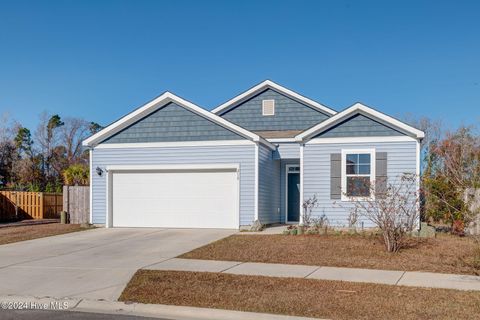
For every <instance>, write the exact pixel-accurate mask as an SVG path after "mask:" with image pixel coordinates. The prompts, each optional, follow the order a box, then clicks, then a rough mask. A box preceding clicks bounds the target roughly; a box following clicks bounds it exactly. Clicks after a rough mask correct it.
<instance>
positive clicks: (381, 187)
mask: <svg viewBox="0 0 480 320" xmlns="http://www.w3.org/2000/svg"><path fill="white" fill-rule="evenodd" d="M386 190H387V153H386V152H377V153H376V154H375V194H376V196H377V197H382V196H383V195H384V194H385V191H386Z"/></svg>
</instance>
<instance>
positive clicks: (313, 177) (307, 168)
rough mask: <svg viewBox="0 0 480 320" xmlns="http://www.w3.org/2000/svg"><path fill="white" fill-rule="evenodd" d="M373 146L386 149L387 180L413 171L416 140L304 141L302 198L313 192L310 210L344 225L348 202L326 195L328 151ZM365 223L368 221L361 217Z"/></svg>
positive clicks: (328, 186)
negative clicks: (314, 203)
mask: <svg viewBox="0 0 480 320" xmlns="http://www.w3.org/2000/svg"><path fill="white" fill-rule="evenodd" d="M363 148H375V150H376V152H387V158H388V160H387V175H388V181H389V183H395V180H396V179H398V178H399V177H401V175H402V174H403V173H413V174H414V173H415V172H416V142H414V141H412V142H377V143H349V144H306V145H305V148H304V158H303V165H304V167H303V174H304V176H303V179H304V185H303V188H304V200H306V199H308V198H309V197H312V196H313V195H314V194H316V195H317V198H318V207H317V208H315V209H314V210H313V214H314V215H316V216H320V215H322V214H325V215H326V216H327V218H328V220H329V222H330V224H331V225H333V226H347V225H348V222H347V219H348V215H349V213H350V212H349V208H351V207H352V204H349V203H348V202H342V201H340V200H332V199H330V154H332V153H341V152H342V149H363ZM365 226H371V223H370V222H368V221H365Z"/></svg>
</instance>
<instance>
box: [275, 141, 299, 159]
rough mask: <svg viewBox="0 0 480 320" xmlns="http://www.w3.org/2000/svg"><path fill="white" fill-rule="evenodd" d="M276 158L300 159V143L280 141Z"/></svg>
mask: <svg viewBox="0 0 480 320" xmlns="http://www.w3.org/2000/svg"><path fill="white" fill-rule="evenodd" d="M274 159H300V144H298V143H296V142H285V143H279V144H278V147H277V150H276V151H275V154H274Z"/></svg>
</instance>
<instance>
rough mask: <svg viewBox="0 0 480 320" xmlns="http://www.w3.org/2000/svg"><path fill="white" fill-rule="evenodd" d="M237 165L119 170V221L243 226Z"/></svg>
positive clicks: (115, 200)
mask: <svg viewBox="0 0 480 320" xmlns="http://www.w3.org/2000/svg"><path fill="white" fill-rule="evenodd" d="M238 193H239V190H238V180H237V172H233V171H216V172H215V171H207V172H202V171H181V172H179V171H176V172H168V171H167V172H166V171H164V172H114V173H113V174H112V221H113V226H114V227H167V228H238V225H239V219H238V206H239V204H238Z"/></svg>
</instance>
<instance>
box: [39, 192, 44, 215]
mask: <svg viewBox="0 0 480 320" xmlns="http://www.w3.org/2000/svg"><path fill="white" fill-rule="evenodd" d="M39 196H40V212H39V218H40V219H43V214H44V212H45V204H44V201H43V200H44V199H43V192H40V194H39Z"/></svg>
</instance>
